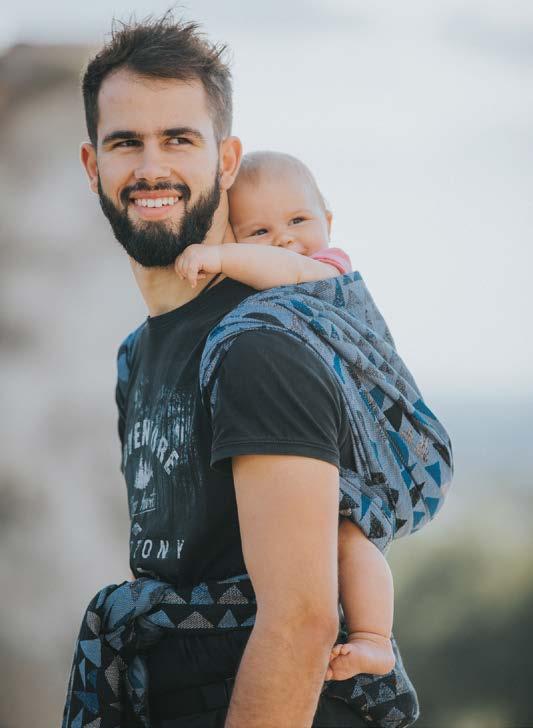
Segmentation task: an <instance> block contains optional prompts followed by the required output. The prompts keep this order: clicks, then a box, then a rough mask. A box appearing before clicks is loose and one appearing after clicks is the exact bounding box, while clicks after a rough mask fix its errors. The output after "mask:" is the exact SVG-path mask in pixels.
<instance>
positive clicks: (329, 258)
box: [310, 248, 352, 274]
mask: <svg viewBox="0 0 533 728" xmlns="http://www.w3.org/2000/svg"><path fill="white" fill-rule="evenodd" d="M310 257H311V258H313V260H320V261H321V262H322V263H329V265H332V266H334V267H335V268H336V269H337V270H338V271H339V273H341V274H344V273H351V272H352V262H351V260H350V256H349V255H348V253H345V252H344V250H341V249H340V248H322V250H317V252H316V253H313V255H311V256H310Z"/></svg>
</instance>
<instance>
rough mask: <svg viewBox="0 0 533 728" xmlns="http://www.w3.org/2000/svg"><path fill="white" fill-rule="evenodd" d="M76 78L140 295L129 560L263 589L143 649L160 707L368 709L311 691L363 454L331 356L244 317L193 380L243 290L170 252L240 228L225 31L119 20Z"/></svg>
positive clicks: (258, 718)
mask: <svg viewBox="0 0 533 728" xmlns="http://www.w3.org/2000/svg"><path fill="white" fill-rule="evenodd" d="M83 92H84V102H85V110H86V119H87V127H88V132H89V137H90V143H85V144H83V145H82V150H81V156H82V162H83V165H84V167H85V169H86V171H87V174H88V177H89V181H90V186H91V189H92V190H93V191H94V192H96V193H97V194H98V195H99V199H100V203H101V206H102V209H103V212H104V214H105V215H106V216H107V218H108V220H109V222H110V223H111V226H112V228H113V231H114V234H115V236H116V238H117V240H118V241H119V242H120V243H121V244H122V246H123V247H124V249H125V251H126V253H127V254H128V256H129V257H130V262H131V265H132V269H133V273H134V276H135V279H136V281H137V284H138V286H139V288H140V291H141V294H142V295H143V297H144V300H145V302H146V305H147V308H148V312H149V316H148V318H147V320H146V322H145V323H144V324H143V326H142V327H140V329H139V330H138V331H137V332H136V336H135V352H134V355H133V356H132V358H131V361H129V362H128V367H129V368H130V371H129V378H128V383H127V386H121V380H120V367H121V365H122V364H123V359H122V358H121V357H123V356H125V353H124V349H123V350H122V351H121V356H119V386H118V387H117V403H118V406H119V433H120V437H121V441H122V447H123V458H122V467H123V471H124V474H125V478H126V483H127V486H128V498H129V509H130V516H131V542H130V545H131V551H130V566H131V568H132V571H133V573H134V575H135V576H136V577H138V576H141V575H150V576H153V577H156V578H159V579H162V580H164V581H168V582H169V583H171V584H175V585H177V586H183V585H192V584H200V583H201V582H202V581H205V580H207V579H225V578H226V577H232V576H236V575H239V574H244V573H248V574H249V576H250V578H251V580H252V583H253V587H254V591H255V594H256V597H257V605H258V608H257V616H256V620H255V624H254V626H253V628H252V629H250V628H245V627H238V628H236V629H234V630H232V631H228V632H225V633H223V634H220V633H217V634H208V635H206V634H203V635H198V636H196V635H194V634H189V633H188V634H186V635H180V636H179V637H168V638H165V639H163V640H162V641H161V642H160V643H159V644H158V645H157V646H156V647H155V648H154V649H153V650H152V651H151V653H150V655H149V674H150V708H151V713H152V718H153V726H154V728H155V727H156V726H161V728H178V727H179V726H181V727H182V728H183V727H184V726H187V727H190V728H193V726H198V727H199V728H200V727H201V728H209V726H213V727H215V726H217V727H219V726H223V725H225V726H227V727H228V728H244V726H246V728H259V727H261V728H265V727H266V726H268V727H270V726H272V728H295V727H296V726H302V727H303V726H310V725H311V724H313V726H321V727H322V726H324V727H326V726H331V727H333V726H335V727H336V728H339V726H356V725H364V722H363V721H362V720H361V721H359V719H358V718H357V716H356V715H355V713H354V712H353V711H352V710H351V709H350V708H349V707H348V706H347V705H346V704H345V703H343V702H342V701H340V700H335V699H333V698H330V697H328V696H326V695H323V696H320V690H321V687H322V685H323V682H324V676H325V673H326V668H327V665H328V658H329V654H330V650H331V647H332V645H333V643H334V641H335V639H336V637H337V633H338V611H337V528H338V504H339V498H338V488H339V482H338V468H339V466H341V465H342V466H344V467H355V466H354V463H353V462H352V458H353V456H352V454H351V447H350V438H349V430H348V422H347V419H346V414H345V412H344V408H343V406H342V404H341V398H340V393H339V390H338V387H337V385H336V383H335V381H334V380H333V377H332V375H331V373H330V372H329V371H327V370H326V369H325V367H323V366H322V365H321V364H320V363H319V362H318V361H317V360H316V359H315V358H314V357H313V356H312V355H311V354H310V353H309V352H308V351H307V350H306V349H305V347H304V346H303V345H302V344H300V343H298V342H296V341H294V340H292V339H291V338H289V337H287V336H285V335H284V334H281V333H274V332H255V333H253V332H249V333H245V334H242V335H241V336H240V337H239V340H238V342H236V343H235V344H234V345H233V347H232V349H231V351H230V352H229V353H228V355H227V356H226V359H225V361H224V363H223V365H222V366H221V368H220V372H219V373H218V377H217V386H218V400H217V409H216V411H215V413H214V416H213V417H212V418H211V416H210V413H209V412H208V411H207V409H206V408H205V406H204V404H203V403H202V400H201V398H200V392H199V384H198V367H199V362H200V357H201V354H202V350H203V346H204V343H205V340H206V337H207V335H208V334H209V332H210V330H211V329H212V328H213V327H214V326H215V325H216V323H217V322H218V321H220V319H222V318H223V316H224V315H225V314H226V313H227V312H228V311H230V310H231V309H233V308H234V307H235V306H236V305H237V304H238V303H240V302H241V301H242V300H243V299H244V298H246V297H247V296H249V295H251V294H252V293H254V290H253V289H251V288H249V287H247V286H245V285H242V284H240V283H237V282H236V281H232V280H231V279H227V278H226V279H224V278H220V279H217V280H216V281H211V280H204V281H201V282H200V284H199V285H198V287H197V288H195V289H191V287H190V285H189V284H188V283H187V282H186V281H182V280H180V279H179V278H178V277H177V276H176V275H175V273H174V267H173V263H174V260H175V258H176V257H177V256H178V255H179V254H180V253H181V252H182V251H183V250H184V249H185V248H186V247H187V246H188V245H190V244H192V243H199V242H203V244H204V245H210V244H218V243H220V242H230V241H233V240H234V237H233V234H232V230H231V228H230V227H229V224H228V202H227V190H228V189H229V187H230V186H231V184H232V183H233V181H234V179H235V177H236V174H237V171H238V168H239V163H240V159H241V154H242V149H241V143H240V141H239V139H237V138H236V137H235V136H232V135H231V117H232V104H231V79H230V73H229V70H228V68H227V66H226V65H225V64H224V62H223V60H222V57H221V49H220V48H216V47H213V46H211V45H210V44H209V43H207V42H206V41H205V40H204V38H203V37H202V36H201V35H200V34H199V33H198V30H197V28H196V26H195V25H194V24H182V23H174V22H173V21H172V18H171V17H170V16H166V17H165V18H163V19H162V20H158V21H151V22H148V23H144V24H140V25H132V26H123V27H122V29H121V30H120V31H118V32H115V33H114V35H113V37H112V39H111V41H110V42H109V44H108V45H107V46H105V47H104V48H103V49H102V51H101V52H100V53H99V54H98V55H97V56H96V57H95V58H94V59H93V60H92V61H91V62H90V63H89V65H88V68H87V71H86V74H85V77H84V81H83ZM289 366H290V368H291V370H292V372H293V373H294V374H293V376H292V377H291V379H290V382H289V381H288V378H287V377H286V375H285V372H286V370H287V369H288V368H289ZM235 675H236V681H235V686H234V689H233V693H232V696H231V702H230V704H229V707H228V708H224V707H223V708H219V709H217V710H212V711H209V712H205V713H202V711H199V712H196V713H191V714H189V715H181V717H180V712H179V704H180V700H179V699H178V700H173V696H178V697H179V696H180V695H181V696H183V695H184V694H185V692H187V695H190V691H191V689H192V690H194V686H200V685H208V684H214V683H216V682H217V681H219V682H220V681H221V680H223V679H224V678H229V677H233V676H235ZM319 697H320V699H319ZM181 702H182V701H181ZM226 713H227V715H226ZM224 721H225V722H224Z"/></svg>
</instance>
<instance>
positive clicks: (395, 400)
mask: <svg viewBox="0 0 533 728" xmlns="http://www.w3.org/2000/svg"><path fill="white" fill-rule="evenodd" d="M257 330H272V331H278V332H280V331H282V332H284V333H285V334H287V335H289V336H293V337H294V338H296V339H297V340H298V341H300V342H302V343H303V344H305V345H306V346H308V347H309V348H310V350H311V351H313V352H314V353H315V354H316V355H317V356H318V357H319V358H320V359H321V360H322V361H323V362H324V364H326V366H328V367H329V368H330V369H331V371H332V372H333V373H334V375H335V378H336V380H337V381H338V383H339V386H340V390H341V392H342V395H343V399H344V402H345V404H346V411H347V413H348V417H349V421H350V433H351V438H352V447H353V452H354V458H355V463H356V467H357V471H356V472H354V471H352V470H348V469H346V468H340V471H339V475H340V479H339V480H340V488H339V500H340V503H339V512H340V513H341V515H344V516H348V517H349V518H350V519H351V520H352V521H354V522H355V523H356V524H357V525H358V526H359V527H360V528H361V529H362V530H363V532H364V533H365V535H366V536H367V537H368V538H369V539H370V540H371V541H373V543H374V544H375V545H376V546H377V547H378V548H379V549H380V550H381V551H385V550H386V549H387V547H388V546H389V545H390V542H391V541H392V539H393V538H399V537H400V536H405V535H407V534H409V533H413V532H414V531H418V530H419V529H420V528H422V526H424V525H425V524H426V523H428V522H429V521H430V520H431V519H432V518H433V517H434V516H435V514H436V513H437V511H438V510H439V509H440V507H441V506H442V503H443V500H444V497H445V495H446V493H447V491H448V488H449V485H450V481H451V477H452V472H453V466H452V450H451V444H450V439H449V437H448V434H447V433H446V430H445V429H444V427H443V426H442V425H441V424H440V422H439V421H438V420H437V418H436V417H435V415H434V414H433V413H432V412H431V410H430V409H429V408H428V407H427V405H426V404H425V403H424V401H423V399H422V395H421V394H420V391H419V390H418V387H417V386H416V383H415V381H414V379H413V377H412V375H411V373H410V372H409V370H408V369H407V367H406V366H405V364H404V363H403V361H402V360H401V358H400V357H399V356H398V354H397V352H396V348H395V346H394V341H393V339H392V336H391V334H390V332H389V329H388V328H387V324H386V323H385V320H384V319H383V316H382V315H381V314H380V312H379V311H378V309H377V307H376V304H375V303H374V301H373V299H372V297H371V295H370V293H369V292H368V290H367V288H366V286H365V284H364V283H363V280H362V278H361V275H360V274H359V273H358V272H354V273H347V274H345V275H343V276H337V277H335V278H330V279H327V280H324V281H316V282H313V283H301V284H299V285H297V286H282V287H279V288H272V289H269V290H266V291H262V292H261V293H257V294H256V295H254V296H250V297H249V298H246V299H245V300H244V301H243V302H242V303H241V304H239V305H238V306H237V307H236V308H234V309H233V311H231V312H230V313H229V314H227V315H226V316H225V317H224V318H223V319H222V320H221V321H220V323H219V324H218V326H216V327H215V328H214V329H213V330H212V331H211V333H210V335H209V337H208V338H207V342H206V345H205V348H204V353H203V356H202V362H201V364H200V386H201V390H202V392H203V393H204V398H205V399H206V402H207V403H208V406H210V407H211V412H213V411H214V406H215V402H216V397H217V380H216V374H217V370H218V367H219V366H220V364H221V363H222V360H223V358H224V355H225V354H226V352H227V351H228V349H229V348H230V346H231V345H232V343H233V341H235V337H237V336H239V334H242V333H243V332H245V331H257Z"/></svg>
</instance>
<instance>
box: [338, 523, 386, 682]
mask: <svg viewBox="0 0 533 728" xmlns="http://www.w3.org/2000/svg"><path fill="white" fill-rule="evenodd" d="M339 591H340V600H341V604H342V609H343V612H344V616H345V618H346V625H347V627H348V632H349V634H348V642H347V643H346V644H338V645H335V647H334V648H333V650H332V653H331V658H330V664H329V668H328V671H327V673H326V680H347V679H348V678H349V677H352V676H353V675H357V674H359V673H361V672H366V673H370V674H372V675H385V674H386V673H388V672H390V671H391V670H392V668H393V667H394V662H395V659H394V653H393V650H392V645H391V641H390V636H391V631H392V619H393V611H394V586H393V581H392V574H391V571H390V568H389V565H388V563H387V561H386V560H385V558H384V556H383V555H382V554H381V552H380V551H379V550H378V549H377V548H376V546H374V544H373V543H372V542H371V541H369V540H368V539H367V537H366V536H365V535H364V534H363V532H362V531H361V530H360V529H359V528H358V527H357V526H356V525H355V524H354V523H353V522H352V521H350V520H348V519H347V518H341V523H340V524H339Z"/></svg>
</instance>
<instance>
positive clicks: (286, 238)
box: [277, 233, 294, 248]
mask: <svg viewBox="0 0 533 728" xmlns="http://www.w3.org/2000/svg"><path fill="white" fill-rule="evenodd" d="M293 241H294V235H291V233H281V234H280V235H278V240H277V244H278V245H281V247H283V248H285V247H287V245H290V244H291V243H292V242H293Z"/></svg>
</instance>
